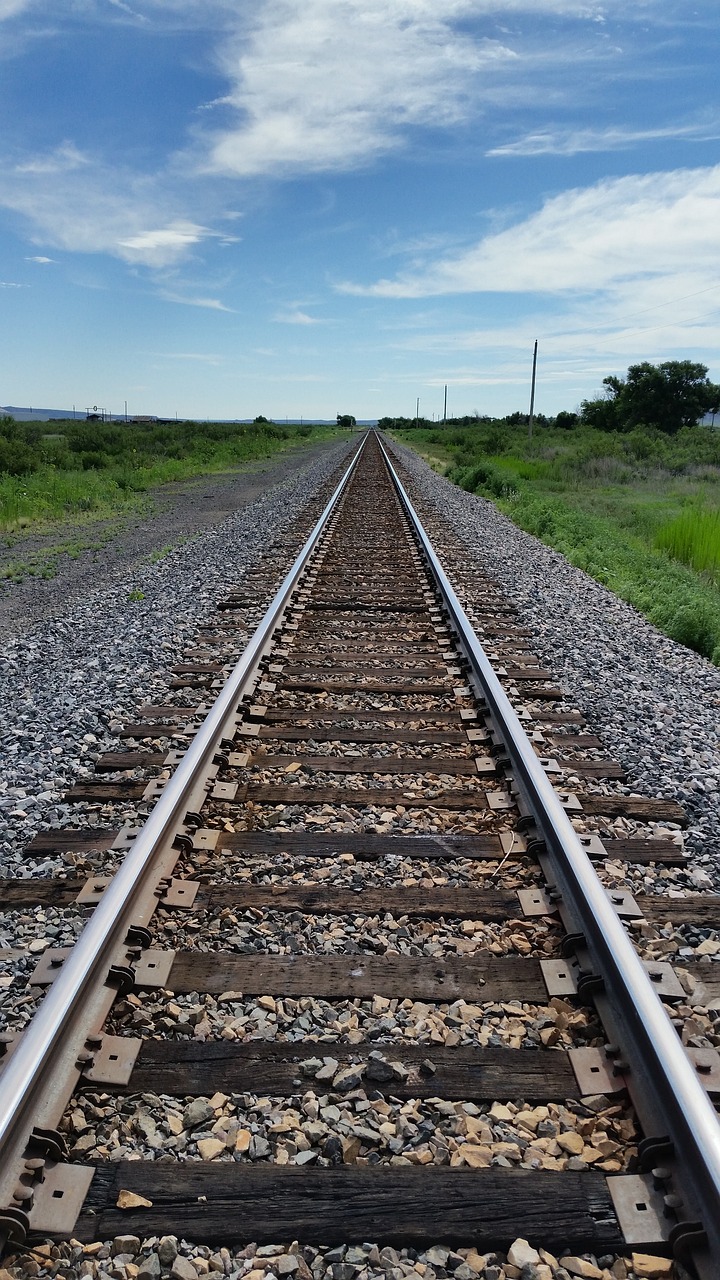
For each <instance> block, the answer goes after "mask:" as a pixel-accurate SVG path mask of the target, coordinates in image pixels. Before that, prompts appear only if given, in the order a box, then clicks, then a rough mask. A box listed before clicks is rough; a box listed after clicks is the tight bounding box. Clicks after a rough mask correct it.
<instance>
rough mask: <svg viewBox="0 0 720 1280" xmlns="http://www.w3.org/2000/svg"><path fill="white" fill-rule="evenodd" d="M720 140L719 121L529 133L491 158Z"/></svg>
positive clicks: (495, 149)
mask: <svg viewBox="0 0 720 1280" xmlns="http://www.w3.org/2000/svg"><path fill="white" fill-rule="evenodd" d="M717 138H720V120H715V121H714V122H712V123H710V122H706V123H702V124H701V123H692V124H671V125H667V126H665V127H663V128H659V129H630V128H609V129H568V130H565V131H563V130H558V131H556V132H553V131H552V130H547V131H545V132H541V133H528V134H526V135H525V137H523V138H518V139H516V141H515V142H507V143H505V144H503V145H502V146H500V147H492V148H491V150H490V151H487V152H486V153H485V154H486V155H488V156H551V155H552V156H575V155H579V154H581V153H582V152H587V151H622V150H625V149H626V148H628V147H633V146H635V145H636V144H637V143H646V142H667V141H680V140H685V141H688V142H710V141H714V140H715V139H717Z"/></svg>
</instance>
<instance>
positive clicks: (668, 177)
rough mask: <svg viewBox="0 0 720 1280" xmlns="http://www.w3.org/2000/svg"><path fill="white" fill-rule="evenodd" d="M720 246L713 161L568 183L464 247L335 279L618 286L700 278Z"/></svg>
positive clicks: (531, 287) (488, 287)
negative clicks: (372, 274) (379, 276)
mask: <svg viewBox="0 0 720 1280" xmlns="http://www.w3.org/2000/svg"><path fill="white" fill-rule="evenodd" d="M719 254H720V165H719V166H715V167H713V168H707V169H679V170H675V171H672V172H670V173H651V174H646V175H637V176H636V175H633V176H630V177H624V178H615V179H606V180H603V181H602V182H599V183H597V184H595V185H594V186H592V187H586V188H578V189H575V190H571V191H567V192H564V193H563V194H562V195H559V196H554V197H553V198H551V199H549V200H548V201H547V202H546V203H545V205H544V206H543V207H542V209H540V210H539V211H538V212H537V213H534V214H532V215H531V216H530V217H528V218H526V219H525V220H524V221H523V222H520V223H517V224H516V225H515V226H511V227H509V228H507V229H506V230H504V231H501V232H499V233H497V234H493V235H488V236H486V237H484V239H482V240H480V241H479V242H478V243H477V244H476V245H474V246H472V247H471V248H469V249H467V250H465V251H464V252H462V253H458V254H454V255H448V256H445V257H442V258H438V259H436V260H434V261H432V260H430V261H425V262H420V261H416V262H415V263H414V264H413V266H412V267H411V269H410V270H408V271H407V272H405V273H402V274H400V275H398V276H397V277H396V278H395V279H394V280H381V281H379V282H378V283H376V284H374V285H370V286H361V285H353V284H348V285H343V286H340V288H341V291H343V292H347V293H355V294H360V295H371V296H374V297H386V298H392V297H395V298H421V297H429V296H432V295H441V294H453V293H515V292H517V293H543V294H548V293H550V294H563V293H565V292H567V291H570V290H582V291H585V292H593V291H607V290H616V291H617V290H620V289H622V288H623V287H624V286H627V285H628V284H632V285H633V287H634V288H637V286H638V283H639V282H644V281H646V280H648V279H653V278H661V279H663V280H665V281H667V280H672V279H673V278H674V277H677V278H679V279H683V280H686V281H687V279H689V278H691V279H693V280H694V279H695V277H696V276H697V277H698V278H699V279H701V280H702V279H705V280H707V277H708V275H709V274H710V273H716V272H717V262H718V255H719ZM675 291H676V292H677V291H680V290H679V289H676V290H675Z"/></svg>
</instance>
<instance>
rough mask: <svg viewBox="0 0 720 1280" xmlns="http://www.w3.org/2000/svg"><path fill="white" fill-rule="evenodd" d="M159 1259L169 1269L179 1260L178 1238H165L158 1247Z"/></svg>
mask: <svg viewBox="0 0 720 1280" xmlns="http://www.w3.org/2000/svg"><path fill="white" fill-rule="evenodd" d="M158 1257H159V1259H160V1261H161V1263H162V1265H163V1266H164V1267H169V1266H170V1265H171V1264H172V1263H173V1262H174V1261H175V1259H176V1258H177V1238H176V1236H163V1237H162V1239H161V1241H160V1244H159V1245H158Z"/></svg>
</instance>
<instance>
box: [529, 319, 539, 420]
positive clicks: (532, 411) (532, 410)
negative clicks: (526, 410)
mask: <svg viewBox="0 0 720 1280" xmlns="http://www.w3.org/2000/svg"><path fill="white" fill-rule="evenodd" d="M536 369H537V338H536V339H535V348H534V350H533V370H532V386H531V389H530V419H529V422H528V440H532V429H533V418H534V416H535V371H536Z"/></svg>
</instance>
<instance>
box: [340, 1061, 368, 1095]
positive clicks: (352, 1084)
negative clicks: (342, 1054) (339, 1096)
mask: <svg viewBox="0 0 720 1280" xmlns="http://www.w3.org/2000/svg"><path fill="white" fill-rule="evenodd" d="M362 1078H363V1066H362V1063H357V1064H356V1065H355V1066H352V1067H343V1069H342V1071H338V1073H337V1075H336V1076H335V1077H334V1079H333V1089H337V1090H338V1092H339V1093H349V1092H350V1090H351V1089H357V1087H358V1085H360V1084H361V1083H362Z"/></svg>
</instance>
